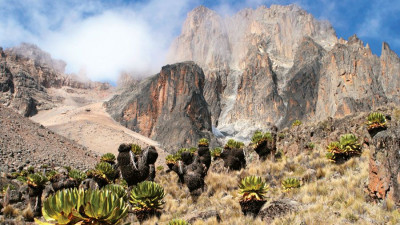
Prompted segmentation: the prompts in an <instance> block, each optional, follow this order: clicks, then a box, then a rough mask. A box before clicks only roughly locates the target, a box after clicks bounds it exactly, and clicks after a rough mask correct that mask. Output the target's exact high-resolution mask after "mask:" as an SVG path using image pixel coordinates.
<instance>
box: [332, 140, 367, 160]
mask: <svg viewBox="0 0 400 225" xmlns="http://www.w3.org/2000/svg"><path fill="white" fill-rule="evenodd" d="M360 154H361V145H360V144H359V143H358V138H357V136H355V135H354V134H344V135H342V136H340V140H339V142H331V143H329V145H328V147H327V153H326V157H327V158H328V159H329V160H331V161H334V162H339V161H342V160H347V159H349V158H350V157H352V156H356V155H360Z"/></svg>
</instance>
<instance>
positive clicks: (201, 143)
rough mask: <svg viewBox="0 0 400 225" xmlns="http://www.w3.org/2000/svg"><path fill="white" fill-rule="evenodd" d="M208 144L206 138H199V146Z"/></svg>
mask: <svg viewBox="0 0 400 225" xmlns="http://www.w3.org/2000/svg"><path fill="white" fill-rule="evenodd" d="M209 144H210V142H209V141H208V139H207V138H202V139H200V140H199V143H198V145H199V146H204V147H208V145H209Z"/></svg>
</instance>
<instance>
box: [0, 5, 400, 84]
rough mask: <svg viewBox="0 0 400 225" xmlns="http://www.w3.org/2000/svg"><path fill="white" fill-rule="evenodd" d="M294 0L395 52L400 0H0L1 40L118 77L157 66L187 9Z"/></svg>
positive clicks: (75, 69) (221, 9)
mask: <svg viewBox="0 0 400 225" xmlns="http://www.w3.org/2000/svg"><path fill="white" fill-rule="evenodd" d="M291 3H295V4H298V5H300V6H301V7H302V8H304V9H305V10H307V11H308V12H310V13H311V14H313V15H314V16H315V17H316V18H318V19H327V20H329V21H330V22H331V23H332V24H333V27H334V28H335V29H336V31H337V33H338V36H339V37H343V38H348V37H349V36H351V35H353V34H354V33H357V34H358V36H360V37H361V39H362V40H364V42H369V43H370V45H371V48H372V50H373V51H374V53H377V54H380V46H381V43H382V41H387V42H389V44H390V45H391V47H392V48H393V49H394V50H395V51H396V52H398V53H399V50H400V29H399V26H400V17H399V15H400V3H397V2H396V1H389V0H381V1H378V0H372V1H364V0H344V1H340V2H336V1H335V2H333V1H329V0H319V1H311V0H295V1H293V0H245V1H239V0H235V1H230V0H214V1H211V0H150V1H129V0H102V1H100V0H97V1H95V0H93V1H81V0H65V1H54V0H19V1H11V0H0V15H1V19H0V46H2V47H12V46H15V45H18V44H20V43H21V42H28V43H33V44H36V45H38V46H39V47H40V48H42V49H43V50H45V51H47V52H49V53H50V54H51V55H52V56H53V58H57V59H62V60H64V61H66V63H67V72H69V73H77V74H80V73H81V74H86V76H87V77H89V78H90V79H92V80H97V81H112V82H115V81H116V80H117V78H118V76H119V74H120V73H121V72H130V73H132V74H133V75H137V76H138V77H143V76H146V75H151V74H154V73H156V72H158V71H159V70H160V67H161V66H162V65H163V64H164V60H165V55H166V52H167V51H168V47H169V45H170V43H171V42H172V40H173V39H174V38H175V37H176V36H177V35H179V32H180V29H181V26H182V23H183V21H184V19H185V17H186V14H187V13H188V12H189V11H190V10H192V9H193V8H194V7H196V6H198V5H200V4H202V5H205V6H206V7H209V8H212V9H214V10H216V11H217V12H218V13H220V14H222V15H225V16H227V15H232V14H234V13H236V12H237V11H239V10H240V9H243V8H246V7H247V8H256V7H258V6H260V5H267V6H268V7H269V6H270V5H271V4H291Z"/></svg>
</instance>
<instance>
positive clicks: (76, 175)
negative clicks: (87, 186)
mask: <svg viewBox="0 0 400 225" xmlns="http://www.w3.org/2000/svg"><path fill="white" fill-rule="evenodd" d="M68 176H69V177H70V178H72V179H74V180H76V181H77V182H78V183H81V182H82V181H83V180H85V179H86V178H87V175H86V173H84V172H82V171H80V170H71V171H69V173H68Z"/></svg>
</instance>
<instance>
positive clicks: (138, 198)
mask: <svg viewBox="0 0 400 225" xmlns="http://www.w3.org/2000/svg"><path fill="white" fill-rule="evenodd" d="M164 196H165V193H164V188H163V187H161V186H160V185H159V184H157V183H155V182H153V181H143V182H141V183H139V184H138V185H136V186H135V187H133V189H132V191H131V199H130V202H131V203H132V206H133V209H134V210H135V211H140V210H157V209H162V207H163V205H164V203H165V202H164V201H163V198H164Z"/></svg>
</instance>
